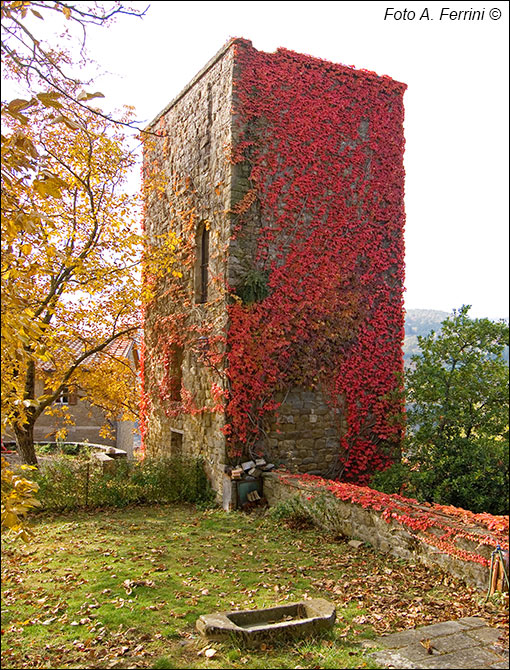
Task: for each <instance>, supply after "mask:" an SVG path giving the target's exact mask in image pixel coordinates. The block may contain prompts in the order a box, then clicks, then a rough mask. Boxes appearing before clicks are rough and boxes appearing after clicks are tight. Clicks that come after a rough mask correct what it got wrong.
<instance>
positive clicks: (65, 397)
mask: <svg viewBox="0 0 510 670" xmlns="http://www.w3.org/2000/svg"><path fill="white" fill-rule="evenodd" d="M76 400H77V397H76V391H75V390H74V389H71V388H69V386H64V388H63V389H62V392H61V394H60V396H59V397H58V398H57V399H56V400H55V403H56V404H57V405H76Z"/></svg>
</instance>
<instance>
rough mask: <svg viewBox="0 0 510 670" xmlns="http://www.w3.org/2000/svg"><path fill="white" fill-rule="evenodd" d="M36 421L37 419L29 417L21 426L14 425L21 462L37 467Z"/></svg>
mask: <svg viewBox="0 0 510 670" xmlns="http://www.w3.org/2000/svg"><path fill="white" fill-rule="evenodd" d="M34 423H35V420H33V419H31V418H29V419H28V421H27V422H26V423H24V424H23V426H21V427H17V426H15V427H14V434H15V435H16V446H17V447H18V454H19V456H20V458H21V462H22V463H25V464H26V465H35V466H36V467H37V465H38V463H37V456H36V455H35V447H34Z"/></svg>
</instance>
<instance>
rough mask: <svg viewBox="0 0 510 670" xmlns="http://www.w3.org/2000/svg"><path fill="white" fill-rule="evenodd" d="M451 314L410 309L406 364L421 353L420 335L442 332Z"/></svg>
mask: <svg viewBox="0 0 510 670" xmlns="http://www.w3.org/2000/svg"><path fill="white" fill-rule="evenodd" d="M450 314H451V313H449V312H441V311H439V310H437V309H408V310H406V318H405V337H404V363H408V362H409V361H410V359H411V356H413V355H414V354H419V353H420V348H419V346H418V335H421V336H422V337H423V336H425V335H428V334H429V333H430V331H431V330H433V331H435V332H436V333H437V332H438V331H440V330H441V323H442V322H443V321H444V320H445V319H446V317H447V316H449V315H450ZM504 356H505V359H506V360H508V347H507V348H506V350H505V354H504Z"/></svg>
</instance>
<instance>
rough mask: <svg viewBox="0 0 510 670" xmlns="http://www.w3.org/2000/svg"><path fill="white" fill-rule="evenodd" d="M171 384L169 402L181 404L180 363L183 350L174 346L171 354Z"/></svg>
mask: <svg viewBox="0 0 510 670" xmlns="http://www.w3.org/2000/svg"><path fill="white" fill-rule="evenodd" d="M172 354H173V355H172V368H171V373H172V382H171V388H170V400H172V401H174V402H181V400H182V395H181V390H182V361H183V358H184V350H183V348H182V347H179V346H177V345H175V346H174V348H173V352H172Z"/></svg>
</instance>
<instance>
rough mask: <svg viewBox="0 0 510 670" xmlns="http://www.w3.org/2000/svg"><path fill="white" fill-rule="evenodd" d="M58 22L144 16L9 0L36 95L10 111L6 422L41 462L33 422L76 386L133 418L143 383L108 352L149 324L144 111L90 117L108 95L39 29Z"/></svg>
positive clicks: (18, 72) (13, 40) (17, 50)
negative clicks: (132, 139) (39, 388)
mask: <svg viewBox="0 0 510 670" xmlns="http://www.w3.org/2000/svg"><path fill="white" fill-rule="evenodd" d="M51 13H53V14H55V15H58V16H60V17H61V18H62V19H63V20H64V22H65V23H68V24H69V25H75V26H78V27H79V28H81V29H83V31H84V33H85V31H86V27H87V26H88V25H90V24H94V25H107V24H108V22H109V21H110V20H112V19H113V18H114V17H115V16H117V15H119V14H134V15H140V14H141V13H140V12H137V11H136V10H131V9H130V8H126V7H125V6H124V5H122V4H121V3H119V2H112V3H104V4H103V3H83V2H79V3H78V2H71V3H69V2H54V3H45V2H37V1H35V2H27V1H24V2H14V1H8V2H2V3H1V15H2V40H1V46H2V61H3V66H4V75H5V76H7V77H10V78H13V79H15V80H16V81H17V82H18V84H19V83H20V82H23V83H24V84H25V86H26V90H27V95H26V96H24V97H23V98H17V99H15V100H10V101H7V102H2V124H3V132H2V265H1V286H2V420H3V423H4V424H5V425H8V426H10V427H11V428H12V429H13V430H14V433H15V435H16V441H17V445H18V451H19V453H20V456H21V458H22V460H23V461H24V462H25V463H28V464H34V465H35V464H37V459H36V455H35V450H34V445H33V428H34V423H35V421H36V420H37V418H38V417H39V416H40V415H41V414H42V413H43V412H46V411H50V410H51V406H52V404H53V402H54V401H55V400H56V399H57V398H59V396H60V395H61V393H62V391H63V390H64V389H65V388H66V387H67V388H70V387H71V388H72V387H74V388H80V389H82V391H83V392H84V393H85V395H86V396H87V399H88V400H89V401H90V402H92V403H94V401H97V403H98V404H100V405H101V406H103V407H105V408H107V411H108V412H109V413H110V414H111V415H113V414H116V416H117V417H118V418H119V415H122V414H124V418H133V417H132V411H133V410H134V409H135V405H134V404H133V402H130V403H126V398H128V397H129V395H130V392H131V391H130V389H133V388H134V389H136V384H133V380H132V373H131V375H127V374H126V361H125V360H122V359H117V358H115V357H114V356H113V357H112V355H111V353H109V352H111V349H109V347H110V345H111V344H112V343H113V342H115V340H117V339H118V338H120V337H125V336H128V335H132V334H134V333H135V332H136V330H137V328H138V327H139V318H138V317H139V314H138V308H139V294H140V278H139V263H140V259H141V238H140V236H139V234H138V231H137V221H136V219H137V203H136V200H135V198H133V196H130V195H128V193H127V192H126V191H125V181H126V178H127V175H128V173H129V170H130V169H131V168H132V166H133V164H134V157H133V153H132V149H131V147H130V145H129V142H128V140H127V138H126V135H125V132H124V130H123V129H124V128H125V127H131V128H132V127H133V120H132V114H131V113H130V112H126V113H124V114H123V115H121V116H117V117H115V119H113V117H112V116H110V115H109V114H106V113H104V112H103V111H102V110H100V109H99V108H96V107H92V103H91V101H92V100H94V99H95V98H98V97H103V95H102V94H101V93H98V92H93V93H88V92H86V91H85V90H84V85H83V83H82V82H80V81H77V80H76V78H75V77H73V72H72V69H73V59H72V58H71V56H70V55H69V54H68V53H65V52H63V51H61V50H59V49H54V48H52V47H51V46H45V45H44V41H43V40H41V39H40V38H39V37H38V36H37V35H36V34H35V33H34V29H33V27H32V24H31V23H30V21H32V22H34V21H35V22H37V21H41V20H44V18H45V16H47V15H48V14H51ZM85 62H86V61H85ZM41 89H42V90H41ZM92 357H94V369H95V375H91V373H90V366H87V362H89V363H90V361H91V360H92ZM98 362H99V364H98ZM43 368H45V369H46V371H47V372H46V373H44V372H43ZM48 370H50V372H48ZM99 370H102V371H103V374H101V373H98V371H99ZM43 374H45V388H44V392H43V393H42V394H39V395H38V396H36V384H35V381H36V377H37V376H38V375H43ZM128 384H129V389H128ZM82 395H83V394H82ZM131 396H136V393H134V394H133V393H131ZM126 405H128V406H126Z"/></svg>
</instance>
